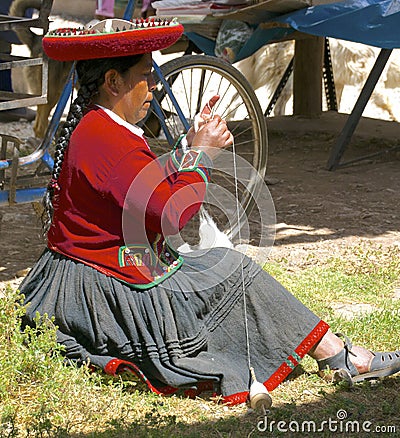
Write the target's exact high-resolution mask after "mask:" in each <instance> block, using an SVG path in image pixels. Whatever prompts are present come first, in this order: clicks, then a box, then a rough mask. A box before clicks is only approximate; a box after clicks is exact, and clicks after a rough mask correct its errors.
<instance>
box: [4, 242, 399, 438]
mask: <svg viewBox="0 0 400 438" xmlns="http://www.w3.org/2000/svg"><path fill="white" fill-rule="evenodd" d="M315 260H318V258H315ZM265 269H266V270H267V271H268V272H270V273H271V274H272V275H273V276H274V277H276V278H277V279H278V280H279V281H281V282H282V283H283V284H284V285H285V286H286V287H287V288H289V289H290V290H291V291H292V292H293V293H294V294H295V295H296V296H297V297H299V298H300V299H301V300H302V301H303V302H305V304H307V305H308V306H309V307H310V308H311V309H312V310H314V311H315V312H317V313H318V314H319V315H322V316H323V318H324V319H325V320H326V321H327V322H329V323H330V324H331V326H332V328H333V329H334V330H337V331H341V332H344V333H346V334H347V335H348V336H349V337H350V338H351V339H352V340H353V341H354V342H355V343H362V344H363V345H365V346H367V347H369V348H374V349H394V348H396V347H397V348H398V347H399V345H398V340H399V332H400V324H399V321H400V299H399V298H398V297H396V296H395V295H394V292H395V290H396V287H397V282H398V279H399V278H400V276H399V274H400V252H399V250H398V249H396V248H389V249H383V248H372V247H368V246H358V247H356V248H349V249H348V252H347V253H346V254H343V255H341V256H340V257H337V258H335V257H332V258H331V259H329V260H324V261H318V262H317V263H311V264H309V265H308V266H307V267H305V268H302V269H297V270H293V267H292V266H291V267H290V269H289V267H288V265H287V263H286V262H285V260H279V261H272V262H270V263H269V264H267V265H266V266H265ZM337 303H341V304H343V305H354V304H358V303H364V304H370V305H371V306H373V309H374V310H373V311H372V312H371V313H368V314H365V315H360V316H358V317H356V318H350V319H349V318H343V317H342V316H340V315H338V314H337V312H336V311H335V306H334V304H337ZM24 311H25V310H24V308H23V306H22V305H21V297H20V296H19V295H18V292H15V291H12V290H10V289H8V290H7V293H6V297H5V298H3V299H0V370H1V372H0V437H2V438H3V437H8V438H11V437H27V436H29V437H95V438H97V437H98V438H113V437H118V438H124V437H139V438H140V437H165V436H169V437H180V436H182V437H203V436H207V437H262V436H302V435H310V436H312V435H313V436H318V437H320V436H321V437H323V436H327V437H328V436H332V435H334V434H336V433H338V434H341V435H342V436H346V437H347V436H356V433H355V431H356V430H357V428H358V430H359V433H358V434H357V435H358V436H369V435H370V434H371V432H370V431H377V428H380V430H381V431H385V436H398V435H399V433H400V420H399V418H398V412H399V411H400V398H399V397H398V394H399V390H400V377H391V378H388V379H385V380H382V381H379V382H369V383H363V384H360V385H356V386H353V387H352V388H349V387H347V386H346V385H344V384H341V385H332V384H330V383H326V382H325V381H323V380H322V379H320V378H319V377H318V376H317V375H316V364H315V362H314V361H312V360H311V359H310V358H306V359H305V360H304V361H303V362H302V366H301V367H299V369H298V370H296V371H297V372H296V377H295V378H292V379H290V380H288V381H286V382H284V383H283V384H282V385H280V387H278V388H277V389H276V390H275V391H274V392H273V393H272V396H273V400H274V404H273V407H272V408H271V410H270V412H269V413H268V415H267V416H266V417H263V416H259V414H258V413H256V412H253V411H251V410H250V409H248V407H246V406H243V405H242V406H236V407H227V406H223V405H221V404H218V403H216V402H215V401H214V400H211V399H209V398H208V399H207V398H203V399H201V398H197V399H194V400H190V399H187V398H183V397H180V396H171V397H161V396H157V395H155V394H152V393H150V392H149V391H148V390H147V389H146V387H145V386H144V385H143V384H142V383H140V382H139V381H137V380H136V379H135V378H110V377H107V376H104V375H102V374H100V373H97V372H95V373H93V372H90V370H89V369H88V368H86V367H81V368H76V367H73V366H66V364H65V363H64V361H63V358H62V355H61V349H60V347H59V346H58V345H57V343H56V340H55V329H54V325H53V323H52V321H51V320H49V319H48V318H47V317H46V316H45V315H44V316H42V317H41V318H38V319H37V327H36V328H29V329H26V330H25V331H21V330H20V323H19V321H20V318H21V316H22V315H23V314H24ZM339 417H340V418H339ZM341 418H342V420H341ZM279 422H280V423H279ZM322 422H325V423H322ZM314 428H315V429H318V428H320V429H321V430H319V431H314ZM346 428H347V429H346ZM363 428H364V430H363ZM394 428H396V430H397V432H396V430H394ZM264 429H265V431H264ZM296 430H298V431H299V432H298V433H297V432H296ZM302 430H303V433H302V432H301V431H302ZM309 431H311V433H308V432H309ZM353 432H354V433H353Z"/></svg>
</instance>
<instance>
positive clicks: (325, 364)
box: [317, 333, 359, 377]
mask: <svg viewBox="0 0 400 438" xmlns="http://www.w3.org/2000/svg"><path fill="white" fill-rule="evenodd" d="M335 335H336V336H338V337H339V338H343V342H344V345H343V348H342V349H341V350H340V351H339V353H337V354H335V355H334V356H331V357H328V358H326V359H322V360H319V361H317V362H318V369H319V370H320V371H324V370H326V369H328V368H329V369H330V370H342V369H343V370H345V371H347V372H348V373H349V374H350V376H351V377H353V376H357V375H358V374H359V373H358V371H357V368H356V367H355V366H354V365H353V363H352V362H351V360H350V357H349V356H350V354H352V355H353V356H355V354H354V353H352V351H351V349H352V348H353V344H352V343H351V341H350V339H349V338H348V337H347V336H345V335H343V334H342V333H335Z"/></svg>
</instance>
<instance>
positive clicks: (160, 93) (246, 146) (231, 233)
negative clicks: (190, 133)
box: [144, 55, 268, 240]
mask: <svg viewBox="0 0 400 438" xmlns="http://www.w3.org/2000/svg"><path fill="white" fill-rule="evenodd" d="M160 70H161V73H162V76H163V78H164V79H165V80H166V81H167V83H168V84H169V87H170V88H171V91H172V93H173V95H174V96H176V97H177V101H178V105H179V107H180V109H181V110H182V112H183V114H184V116H185V119H186V120H187V122H188V123H189V125H192V124H193V119H194V116H195V115H196V114H197V113H198V112H199V111H200V110H201V109H202V108H203V107H204V105H205V104H206V102H207V101H208V100H209V98H210V97H211V96H212V95H214V94H219V95H220V96H221V97H220V100H219V101H218V103H217V105H216V113H218V114H220V115H221V117H223V118H226V119H227V122H228V127H229V129H230V130H231V131H232V133H233V135H234V137H235V146H234V150H235V152H236V155H237V156H239V157H241V158H244V159H245V160H246V162H247V163H248V164H249V165H250V166H249V168H250V167H251V169H252V170H251V171H250V170H249V172H250V174H249V176H248V181H247V180H246V178H247V177H245V178H244V179H243V180H244V181H245V182H244V183H243V181H241V187H240V191H239V201H240V206H241V212H240V214H239V215H237V214H236V212H233V209H229V208H228V210H229V211H228V212H225V213H224V214H219V215H218V214H217V213H216V212H215V211H214V212H212V217H213V218H214V220H215V222H216V223H217V226H218V228H219V229H220V230H221V231H223V232H224V233H226V234H227V235H228V237H229V238H230V239H231V240H233V239H234V238H235V237H237V236H238V234H240V233H239V230H240V229H241V227H242V225H243V223H244V222H245V221H246V218H247V217H248V215H249V214H250V212H251V210H252V209H253V206H254V203H255V195H256V194H257V192H258V191H259V190H260V188H261V187H260V186H261V184H263V181H264V176H265V170H266V165H267V155H268V138H267V127H266V122H265V117H264V115H263V111H262V109H261V106H260V104H259V101H258V99H257V96H256V94H255V93H254V90H253V89H252V87H251V85H250V84H249V83H248V81H247V80H246V78H245V77H244V76H243V74H242V73H240V72H239V71H238V70H237V69H236V68H235V67H233V66H232V65H230V64H229V63H227V62H225V61H223V60H221V59H219V58H216V57H212V56H207V55H185V56H183V57H180V58H176V59H173V60H171V61H168V62H167V63H165V64H163V65H162V66H161V67H160ZM155 79H156V83H157V88H156V90H155V92H154V97H155V99H157V102H158V104H159V106H160V108H161V110H162V117H163V118H164V120H163V121H164V122H165V124H166V126H165V127H164V131H165V130H168V134H169V136H170V137H169V141H167V140H160V138H159V136H158V133H154V127H151V126H150V124H151V122H150V120H153V121H154V118H152V117H151V114H150V113H149V114H148V117H147V118H146V120H145V123H144V128H145V130H146V133H147V134H149V133H152V135H151V136H152V137H153V138H151V139H150V140H149V142H150V144H151V148H152V149H153V150H155V151H156V152H157V153H165V152H166V151H167V149H168V148H169V150H170V148H171V146H172V145H173V142H174V141H175V140H176V139H177V138H178V136H179V135H180V134H181V133H183V132H185V129H184V127H183V126H182V125H181V124H180V122H179V120H177V115H176V114H177V110H176V107H175V105H174V104H173V103H172V101H171V99H170V97H169V95H168V92H167V91H166V89H165V85H163V83H162V81H161V79H160V78H157V77H156V78H155ZM158 119H159V116H158ZM230 151H233V148H230ZM225 158H226V157H225V156H224V159H225ZM217 160H218V159H217ZM214 164H215V163H214ZM224 166H225V164H223V165H222V167H224ZM226 166H227V167H226V168H225V169H224V170H221V167H220V166H216V168H217V170H216V169H215V168H214V170H213V175H212V181H213V182H214V184H215V181H217V183H216V184H219V185H220V186H221V188H222V189H224V190H228V191H229V192H230V193H232V192H233V189H234V187H233V186H234V184H235V183H234V177H233V176H234V175H233V172H231V171H228V170H227V168H228V164H226ZM242 167H246V165H244V166H242ZM246 172H247V170H246ZM222 191H223V190H222ZM206 203H207V200H206ZM213 209H214V210H215V209H216V208H215V206H211V210H213ZM221 216H225V218H223V217H221ZM235 216H236V217H235ZM196 226H197V225H194V227H195V228H196ZM185 228H186V227H185ZM187 234H190V231H189V233H187ZM186 240H189V239H188V238H186Z"/></svg>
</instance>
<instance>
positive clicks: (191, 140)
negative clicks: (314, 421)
mask: <svg viewBox="0 0 400 438" xmlns="http://www.w3.org/2000/svg"><path fill="white" fill-rule="evenodd" d="M95 27H96V29H95V30H91V31H76V30H74V31H68V30H65V29H62V30H61V31H59V32H58V31H53V32H52V33H50V34H49V35H47V36H46V37H45V38H44V39H43V44H44V49H45V51H46V52H47V54H48V55H49V56H50V57H53V58H55V59H58V60H76V61H77V64H76V70H77V74H78V79H79V85H80V87H79V91H78V96H77V98H76V99H75V101H74V102H73V104H72V105H71V108H70V111H69V114H68V118H67V121H66V123H65V125H64V127H63V131H62V133H61V136H60V137H59V139H58V142H57V148H56V152H55V163H54V170H53V177H52V179H51V182H50V184H49V188H48V193H47V197H46V207H47V212H48V214H49V216H48V221H47V228H48V230H47V231H48V232H47V238H48V245H47V248H46V250H45V251H44V253H43V254H42V256H41V257H40V259H39V260H38V262H37V263H36V265H35V266H34V268H33V269H32V270H31V272H30V273H29V275H28V276H27V277H26V279H25V280H24V282H23V284H22V286H21V292H22V293H23V294H24V296H25V302H26V304H27V313H26V316H25V318H24V323H25V324H34V318H35V314H36V312H39V313H40V314H44V313H46V314H48V315H50V316H52V317H54V321H55V324H56V325H57V337H58V341H59V342H60V343H61V344H63V345H64V347H65V356H66V357H67V358H68V359H70V360H71V361H76V362H77V363H90V364H92V365H95V366H97V367H100V368H102V369H103V370H105V371H106V372H108V373H116V372H118V371H120V370H121V369H131V370H133V371H134V372H136V373H138V374H140V375H141V376H142V377H144V378H145V380H146V381H147V383H148V384H149V386H150V387H151V388H152V389H153V390H157V391H164V392H168V391H169V392H170V391H171V387H173V388H192V389H193V388H194V389H196V388H202V387H203V388H204V387H205V386H207V385H211V386H213V387H214V389H215V391H216V392H218V393H219V394H221V395H222V397H223V400H224V401H225V402H229V403H237V402H244V401H246V400H247V398H248V395H249V384H250V370H249V363H248V362H249V358H251V367H252V368H253V369H254V371H255V374H256V376H257V377H258V379H259V380H262V382H263V383H264V385H265V387H266V388H267V389H268V390H272V389H274V388H275V387H276V386H277V385H279V384H280V383H281V382H282V381H283V380H284V379H285V378H286V377H287V376H288V375H289V374H290V373H291V371H292V370H293V369H294V368H295V367H296V365H297V364H298V363H299V362H300V361H301V359H302V358H303V357H304V356H305V355H306V354H309V355H310V356H311V357H313V358H314V359H316V360H317V361H318V365H319V369H320V371H321V372H325V371H326V370H328V369H330V370H334V371H335V376H336V377H338V378H347V379H349V380H350V381H362V380H364V379H369V378H376V377H381V376H388V375H391V374H394V373H396V372H398V371H400V352H398V351H397V352H393V353H372V352H370V351H368V350H366V349H365V348H362V347H357V346H354V347H353V346H352V345H351V343H350V342H349V341H348V340H347V339H346V338H344V339H345V340H344V341H343V340H342V339H341V337H339V336H337V335H335V334H334V333H333V332H332V331H331V330H330V329H329V326H328V324H327V323H325V322H324V321H322V320H321V319H320V318H318V317H317V316H316V315H315V314H313V313H312V312H311V311H310V310H309V309H308V308H306V307H305V306H304V305H303V304H302V303H301V302H299V301H298V300H297V299H296V298H295V297H294V296H293V295H291V294H290V293H289V292H288V291H287V290H286V289H285V288H284V287H283V286H282V285H280V284H279V283H278V282H277V281H275V280H274V279H273V278H272V277H271V276H270V275H268V274H267V273H266V272H265V271H263V270H262V269H261V267H260V266H258V265H257V264H255V263H254V262H253V261H252V260H250V259H249V258H247V257H246V256H244V255H243V254H241V253H239V252H237V251H235V250H232V249H227V248H213V249H210V250H207V251H195V252H193V253H190V254H188V255H185V256H184V257H182V256H181V255H180V254H178V253H177V252H176V251H175V250H174V249H173V248H171V247H169V245H168V243H167V240H166V236H168V235H173V234H176V233H178V232H179V230H181V229H182V228H183V227H184V226H185V224H186V223H187V222H188V221H189V220H190V219H191V218H192V217H193V216H194V215H195V214H196V212H197V211H198V210H199V208H200V206H201V204H202V201H203V199H204V195H205V192H206V190H207V184H208V183H209V181H210V178H211V173H212V167H213V161H212V160H213V158H214V157H215V156H216V155H217V154H218V153H219V151H220V150H221V149H222V148H226V147H229V146H230V145H231V144H232V141H233V138H232V134H231V132H230V131H229V129H228V127H227V124H226V122H225V120H223V119H222V118H221V117H220V116H218V115H215V116H213V117H212V118H211V117H210V109H211V108H212V107H214V106H215V104H216V102H217V101H218V96H215V97H214V98H212V99H211V101H210V102H209V104H208V105H206V106H205V108H204V110H203V112H202V113H201V117H202V119H203V123H200V124H199V127H198V129H197V131H196V132H195V131H194V129H193V128H192V129H190V131H189V132H188V135H187V137H186V139H187V142H188V145H189V148H188V150H185V149H183V148H182V147H181V144H178V145H177V146H176V147H175V148H174V150H173V151H172V152H171V154H170V156H169V158H168V160H166V162H165V161H163V162H161V161H159V160H158V159H157V157H156V156H155V155H154V153H153V152H152V151H151V149H150V147H149V145H148V143H147V142H146V139H145V138H144V136H143V132H142V130H141V129H140V128H139V127H138V126H137V125H136V124H137V123H138V122H139V121H140V120H142V119H143V118H144V117H145V115H146V113H147V111H148V109H149V107H150V103H151V100H152V99H153V95H152V92H153V91H154V89H155V82H154V80H153V76H152V54H151V52H152V51H155V50H159V49H162V48H164V47H166V46H168V45H170V44H172V43H173V42H174V41H176V40H177V39H178V38H179V37H180V35H181V33H182V30H183V28H182V26H181V25H179V24H178V23H176V22H174V21H173V22H165V21H164V20H162V21H161V22H158V21H156V22H152V21H151V20H149V21H146V22H145V24H143V23H142V22H139V23H138V24H137V25H136V24H135V23H133V24H132V23H129V22H125V23H124V27H122V26H121V20H106V21H105V22H101V23H99V24H98V25H96V26H95ZM117 28H118V30H117ZM243 287H244V288H245V294H246V296H245V298H246V300H243V293H244V292H243ZM244 314H245V315H246V318H244ZM245 321H246V322H247V324H245ZM245 325H247V329H248V334H249V339H246V327H245ZM247 347H249V349H248V348H247Z"/></svg>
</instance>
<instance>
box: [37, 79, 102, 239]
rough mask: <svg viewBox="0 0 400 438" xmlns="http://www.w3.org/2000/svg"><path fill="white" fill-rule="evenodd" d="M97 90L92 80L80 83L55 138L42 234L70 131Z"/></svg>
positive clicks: (44, 203)
mask: <svg viewBox="0 0 400 438" xmlns="http://www.w3.org/2000/svg"><path fill="white" fill-rule="evenodd" d="M97 91H98V89H97V85H96V83H93V82H92V83H91V84H88V85H82V86H81V87H80V88H79V91H78V95H77V97H76V99H75V100H74V101H73V103H72V104H71V107H70V109H69V112H68V116H67V120H66V121H65V123H64V125H63V127H62V130H61V134H60V136H59V138H58V140H57V143H56V149H55V152H54V167H53V172H52V176H51V180H50V182H49V184H48V186H47V190H46V193H45V195H44V197H43V206H44V212H43V217H42V223H43V225H42V226H43V233H44V234H46V233H47V231H48V230H49V228H50V225H51V221H52V218H53V211H54V209H53V197H54V196H56V193H57V192H58V191H59V190H60V187H59V185H58V178H59V176H60V172H61V168H62V164H63V161H64V154H65V151H66V150H67V147H68V144H69V140H70V138H71V135H72V132H73V131H74V129H75V128H76V126H77V125H78V123H79V121H80V120H81V119H82V117H83V113H84V111H85V108H86V107H87V106H88V105H89V104H90V102H91V99H92V97H93V96H94V95H95V94H96V93H97Z"/></svg>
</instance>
